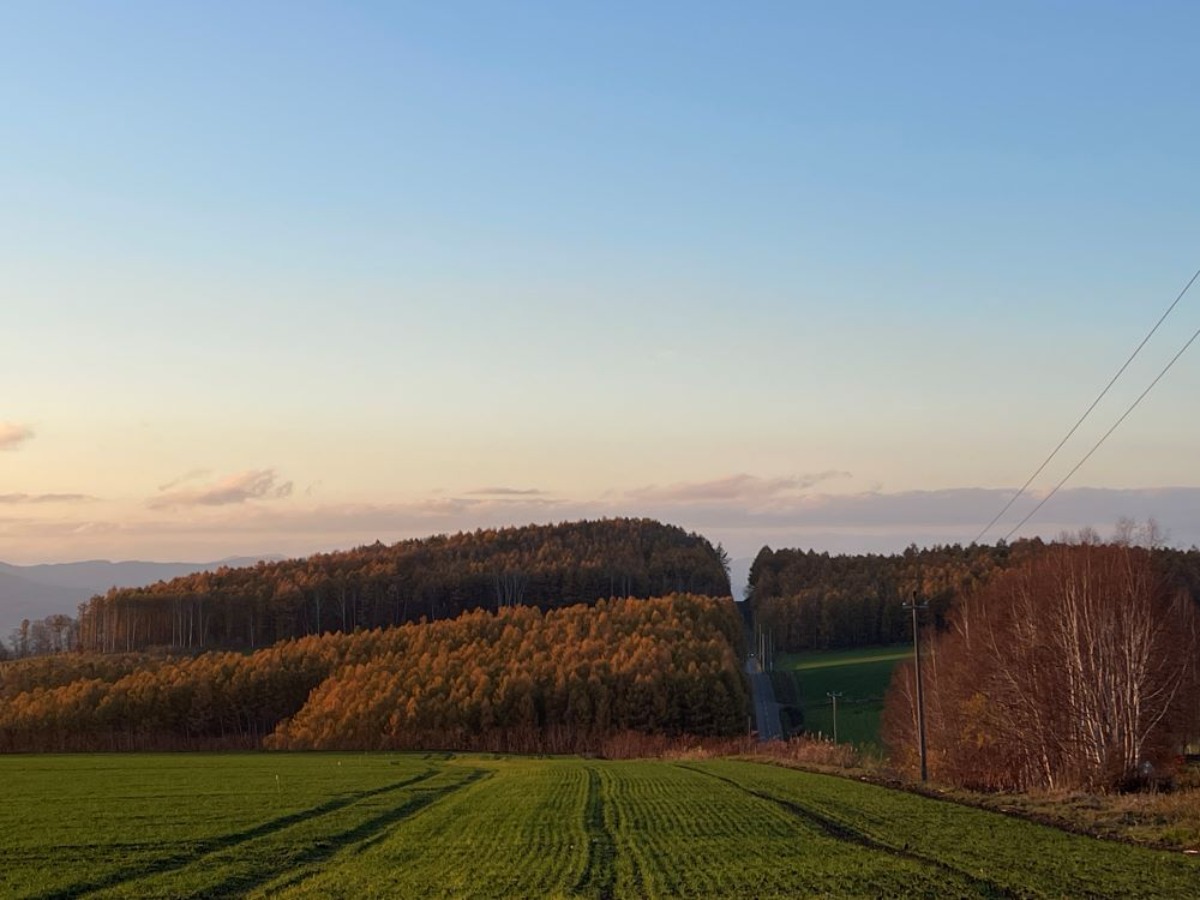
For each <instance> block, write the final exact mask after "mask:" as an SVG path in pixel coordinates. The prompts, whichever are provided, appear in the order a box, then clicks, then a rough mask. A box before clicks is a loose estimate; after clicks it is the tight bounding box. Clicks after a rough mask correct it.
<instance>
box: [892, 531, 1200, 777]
mask: <svg viewBox="0 0 1200 900" xmlns="http://www.w3.org/2000/svg"><path fill="white" fill-rule="evenodd" d="M1198 562H1200V553H1198V552H1197V551H1196V550H1194V549H1193V550H1192V551H1187V552H1183V551H1164V550H1156V549H1153V548H1149V547H1140V546H1136V545H1135V544H1134V543H1132V542H1130V541H1128V540H1123V539H1118V540H1115V541H1112V542H1108V543H1103V542H1100V541H1098V540H1097V539H1096V538H1095V536H1094V535H1092V534H1084V535H1082V536H1081V537H1080V538H1078V539H1076V540H1074V541H1072V542H1068V541H1060V542H1056V543H1055V544H1052V545H1050V546H1047V547H1044V548H1042V550H1041V552H1039V553H1038V554H1036V555H1033V556H1030V557H1027V558H1025V559H1023V560H1022V561H1021V562H1020V563H1019V564H1016V565H1011V566H1010V567H1009V568H1007V569H1006V570H1005V571H1003V572H1001V573H999V574H997V575H996V577H995V578H993V579H991V580H990V581H988V582H987V583H986V584H983V585H981V586H978V587H977V588H976V589H975V590H973V591H972V592H971V593H970V594H968V595H967V596H965V597H964V598H963V599H962V600H961V601H960V602H959V603H957V604H956V606H955V608H954V609H953V610H952V611H951V612H950V613H949V615H948V618H947V623H946V624H947V627H946V628H945V630H944V631H942V632H941V633H937V634H934V635H932V636H931V637H932V641H931V645H930V647H929V649H928V652H927V653H926V654H925V655H924V660H923V664H922V684H923V687H924V694H925V710H926V716H925V722H926V734H927V743H928V762H929V771H930V774H931V777H934V778H937V779H939V780H942V781H948V782H952V783H957V784H961V785H965V786H968V787H972V788H981V789H985V790H1030V789H1045V790H1063V789H1084V790H1091V791H1095V790H1110V789H1120V788H1127V787H1132V786H1137V785H1141V784H1145V783H1147V782H1155V781H1161V780H1162V779H1164V778H1166V777H1168V776H1169V775H1170V773H1171V772H1172V771H1173V769H1174V767H1175V764H1176V762H1177V758H1178V754H1180V753H1181V752H1182V748H1183V747H1185V746H1186V745H1187V744H1188V743H1189V742H1194V741H1195V740H1197V738H1200V661H1198V654H1200V610H1198V605H1197V596H1198V595H1197V593H1196V590H1195V588H1196V584H1197V579H1196V574H1197V572H1200V565H1197V563H1198ZM915 697H916V684H915V677H914V669H913V667H912V665H911V664H906V665H904V666H901V667H900V668H899V669H898V670H897V671H896V672H895V674H894V677H893V682H892V686H891V688H890V690H889V693H888V696H887V700H886V703H885V708H884V721H883V737H884V740H885V743H886V744H887V746H888V748H889V750H890V753H891V755H892V758H893V759H894V760H895V761H897V762H898V763H900V764H901V765H902V766H906V767H908V768H910V769H912V768H915V766H916V764H917V739H916V738H917V734H916V732H917V728H918V719H917V713H916V702H915Z"/></svg>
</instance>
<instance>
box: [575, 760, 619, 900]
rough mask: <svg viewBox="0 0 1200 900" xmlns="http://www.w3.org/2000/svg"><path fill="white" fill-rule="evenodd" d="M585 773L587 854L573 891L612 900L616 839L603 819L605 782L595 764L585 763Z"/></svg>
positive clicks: (614, 884)
mask: <svg viewBox="0 0 1200 900" xmlns="http://www.w3.org/2000/svg"><path fill="white" fill-rule="evenodd" d="M587 773H588V793H587V806H585V807H584V811H583V825H584V832H585V833H586V834H587V837H588V858H587V866H586V867H585V868H584V870H583V874H582V875H581V876H580V877H579V881H577V882H576V883H575V887H574V891H575V893H577V894H586V895H588V896H595V897H599V898H600V900H612V898H613V896H614V893H613V892H614V890H615V889H616V882H617V869H616V865H615V860H616V855H617V842H616V840H615V839H614V838H613V836H612V832H610V831H609V830H608V825H607V824H606V822H605V820H604V783H603V781H602V780H601V778H600V772H599V771H597V769H596V768H595V767H594V766H588V767H587Z"/></svg>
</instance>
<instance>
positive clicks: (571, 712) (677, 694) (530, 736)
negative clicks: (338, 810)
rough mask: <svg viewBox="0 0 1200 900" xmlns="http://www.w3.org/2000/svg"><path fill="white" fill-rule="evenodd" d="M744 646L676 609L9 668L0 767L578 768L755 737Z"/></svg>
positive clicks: (417, 628) (508, 616) (5, 667)
mask: <svg viewBox="0 0 1200 900" xmlns="http://www.w3.org/2000/svg"><path fill="white" fill-rule="evenodd" d="M741 640H742V627H741V620H740V618H739V615H738V613H737V612H736V611H735V609H734V607H733V602H732V601H731V600H730V599H729V598H723V599H720V600H713V599H709V598H704V597H695V596H691V595H674V596H671V597H666V598H661V599H648V600H634V599H625V600H612V601H600V602H598V603H597V604H596V605H595V606H594V607H587V606H583V605H575V606H568V607H563V608H560V609H553V610H550V611H548V612H546V613H543V612H542V611H541V610H539V609H537V608H536V607H529V606H525V607H512V608H506V609H502V610H500V611H497V612H491V613H488V612H485V611H483V610H476V611H474V612H468V613H464V614H462V615H461V616H460V617H459V618H458V619H455V620H443V621H439V622H433V623H428V624H411V623H410V624H408V625H404V626H400V627H394V628H389V629H375V630H372V631H361V632H357V633H355V634H338V633H330V634H325V635H322V636H315V635H314V636H309V637H305V638H301V639H298V640H291V641H285V642H282V643H280V644H278V645H276V646H273V647H270V648H267V649H265V650H260V651H258V652H256V653H253V654H244V653H236V652H209V653H204V654H201V655H199V656H195V657H182V658H162V657H149V656H141V655H137V654H120V655H119V654H70V655H67V656H59V657H40V658H34V659H29V660H21V661H16V662H9V663H3V664H0V751H39V750H42V751H44V750H60V751H61V750H96V749H100V750H114V749H136V748H161V749H198V748H204V747H247V748H249V747H257V746H260V745H262V744H264V743H265V744H266V745H267V746H270V747H273V748H278V749H331V748H336V749H363V750H365V749H389V748H391V749H395V748H455V749H489V750H497V749H500V750H522V751H525V752H545V751H551V750H552V751H554V752H567V751H572V752H579V751H584V750H595V749H596V748H597V747H598V746H600V745H601V744H602V743H603V742H604V740H605V739H606V738H607V737H608V736H610V735H612V734H614V733H618V732H626V731H633V732H639V733H643V734H698V735H730V734H740V733H742V732H743V731H744V728H745V722H746V712H747V708H748V704H747V697H746V689H745V682H744V679H743V676H742V674H741V669H740V662H741ZM264 738H265V739H266V740H265V742H264Z"/></svg>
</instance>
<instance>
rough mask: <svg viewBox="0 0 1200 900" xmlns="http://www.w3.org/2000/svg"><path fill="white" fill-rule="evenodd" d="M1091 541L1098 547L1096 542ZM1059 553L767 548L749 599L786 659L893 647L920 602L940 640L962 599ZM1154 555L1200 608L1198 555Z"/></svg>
mask: <svg viewBox="0 0 1200 900" xmlns="http://www.w3.org/2000/svg"><path fill="white" fill-rule="evenodd" d="M1131 527H1132V525H1131V524H1130V523H1125V524H1124V525H1122V526H1121V529H1123V530H1124V531H1127V530H1128V529H1130V528H1131ZM1086 537H1087V539H1088V540H1092V541H1095V540H1098V538H1097V537H1096V536H1095V534H1094V533H1092V532H1086ZM1054 545H1055V544H1053V543H1051V544H1047V543H1046V542H1044V541H1042V539H1041V538H1033V539H1032V540H1020V541H1016V542H1014V543H1011V544H1008V543H1005V542H1000V543H998V544H995V545H987V544H970V545H967V546H963V545H960V544H951V545H946V546H935V547H929V548H917V547H916V546H912V547H909V548H908V549H907V550H905V551H904V552H903V553H898V554H835V555H830V554H829V553H819V552H817V551H815V550H800V549H783V550H772V549H771V548H770V547H764V548H763V549H762V550H761V551H760V552H759V554H758V556H757V557H755V559H754V562H753V564H752V566H751V568H750V584H749V589H748V593H747V599H748V601H749V603H750V606H751V609H752V611H753V615H754V618H755V620H756V621H757V622H758V623H759V624H760V625H762V626H764V627H767V628H769V629H771V631H772V634H773V638H774V641H775V646H776V648H777V649H778V650H781V651H784V652H795V653H798V652H803V651H807V650H829V649H840V648H849V647H859V646H869V645H875V644H890V643H896V642H899V641H904V640H912V625H911V617H910V614H909V613H907V612H906V611H905V610H904V604H905V603H906V602H908V601H909V600H911V599H912V598H913V597H914V596H915V597H917V598H919V600H920V602H921V603H922V604H925V605H926V606H927V610H928V611H927V612H926V614H925V615H926V621H927V622H929V623H930V624H932V625H933V627H934V628H935V630H938V631H943V630H945V628H946V627H947V623H948V617H949V615H950V612H951V610H952V609H953V608H954V607H955V605H956V604H957V603H958V602H959V601H960V600H961V599H962V598H963V597H966V596H968V595H971V594H972V593H974V592H976V591H978V590H981V589H982V588H984V587H985V586H986V585H987V584H988V583H989V582H990V581H991V580H992V579H993V578H995V577H996V576H997V575H998V574H999V573H1001V572H1004V571H1006V570H1008V569H1010V568H1013V567H1019V566H1022V565H1025V564H1027V563H1028V562H1029V561H1031V560H1033V559H1036V558H1038V557H1039V556H1041V555H1042V554H1043V553H1044V552H1045V551H1046V550H1047V548H1048V547H1052V546H1054ZM1154 555H1155V558H1156V560H1157V561H1158V562H1157V565H1159V566H1160V567H1161V569H1162V571H1163V573H1164V577H1166V578H1167V579H1168V581H1170V583H1172V584H1174V585H1176V586H1178V587H1179V588H1180V589H1182V590H1184V591H1186V592H1187V593H1188V594H1189V595H1190V596H1192V597H1194V598H1196V599H1197V600H1198V601H1200V551H1198V550H1196V549H1195V548H1193V549H1192V550H1188V551H1184V550H1172V549H1166V548H1156V549H1155V550H1154Z"/></svg>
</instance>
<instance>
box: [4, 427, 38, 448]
mask: <svg viewBox="0 0 1200 900" xmlns="http://www.w3.org/2000/svg"><path fill="white" fill-rule="evenodd" d="M32 437H33V429H32V428H30V427H29V426H28V425H20V424H18V423H16V422H0V450H16V449H17V448H18V447H20V446H21V445H22V444H24V443H25V442H26V441H28V440H29V439H30V438H32Z"/></svg>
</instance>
